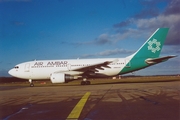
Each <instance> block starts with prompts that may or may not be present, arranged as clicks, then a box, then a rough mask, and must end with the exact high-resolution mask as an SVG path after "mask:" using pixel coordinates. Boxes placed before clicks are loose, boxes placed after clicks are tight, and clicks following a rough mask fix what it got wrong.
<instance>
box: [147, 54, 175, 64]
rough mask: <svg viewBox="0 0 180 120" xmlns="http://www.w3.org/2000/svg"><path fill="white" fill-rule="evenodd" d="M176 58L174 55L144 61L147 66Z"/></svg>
mask: <svg viewBox="0 0 180 120" xmlns="http://www.w3.org/2000/svg"><path fill="white" fill-rule="evenodd" d="M173 57H177V56H176V55H170V56H165V57H160V58H148V59H146V60H145V61H146V63H147V64H156V63H160V62H164V61H167V60H168V59H170V58H173Z"/></svg>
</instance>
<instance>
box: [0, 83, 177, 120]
mask: <svg viewBox="0 0 180 120" xmlns="http://www.w3.org/2000/svg"><path fill="white" fill-rule="evenodd" d="M86 94H88V96H86V100H87V101H84V99H85V98H83V96H85V95H86ZM0 96H1V99H0V105H1V106H0V119H3V120H24V119H26V120H28V119H29V120H32V119H33V120H41V119H43V120H66V119H71V120H72V119H78V120H153V119H157V120H178V119H180V81H172V82H151V83H121V84H99V85H98V84H97V85H87V86H79V85H72V86H45V87H21V86H18V87H10V86H1V87H0ZM80 101H84V102H85V103H84V105H83V106H82V103H81V102H80ZM78 103H80V105H79V106H81V107H82V111H80V109H81V108H78V109H77V111H78V112H80V115H79V116H76V117H74V118H72V116H71V117H70V118H69V117H68V116H70V114H71V112H72V110H73V109H74V108H75V106H77V104H78Z"/></svg>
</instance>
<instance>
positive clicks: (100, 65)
mask: <svg viewBox="0 0 180 120" xmlns="http://www.w3.org/2000/svg"><path fill="white" fill-rule="evenodd" d="M116 62H118V59H115V60H113V61H105V62H101V63H97V64H92V65H89V66H83V67H81V68H77V69H72V71H80V72H88V71H89V72H98V70H104V68H111V67H109V66H108V65H109V64H110V63H116Z"/></svg>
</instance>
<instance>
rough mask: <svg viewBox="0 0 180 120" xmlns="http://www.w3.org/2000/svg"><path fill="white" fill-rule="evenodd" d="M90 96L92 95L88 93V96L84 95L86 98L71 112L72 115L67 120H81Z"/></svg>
mask: <svg viewBox="0 0 180 120" xmlns="http://www.w3.org/2000/svg"><path fill="white" fill-rule="evenodd" d="M90 94H91V92H86V94H84V96H83V97H82V98H81V100H80V101H79V102H78V103H77V105H76V106H75V107H74V109H73V110H72V111H71V113H70V114H69V116H68V117H67V119H78V118H79V116H80V114H81V111H82V109H83V107H84V105H85V103H86V102H87V100H88V98H89V96H90Z"/></svg>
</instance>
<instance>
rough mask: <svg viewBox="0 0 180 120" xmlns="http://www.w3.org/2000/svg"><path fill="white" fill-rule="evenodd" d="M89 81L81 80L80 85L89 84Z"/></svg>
mask: <svg viewBox="0 0 180 120" xmlns="http://www.w3.org/2000/svg"><path fill="white" fill-rule="evenodd" d="M90 84H91V82H90V81H81V85H90Z"/></svg>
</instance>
